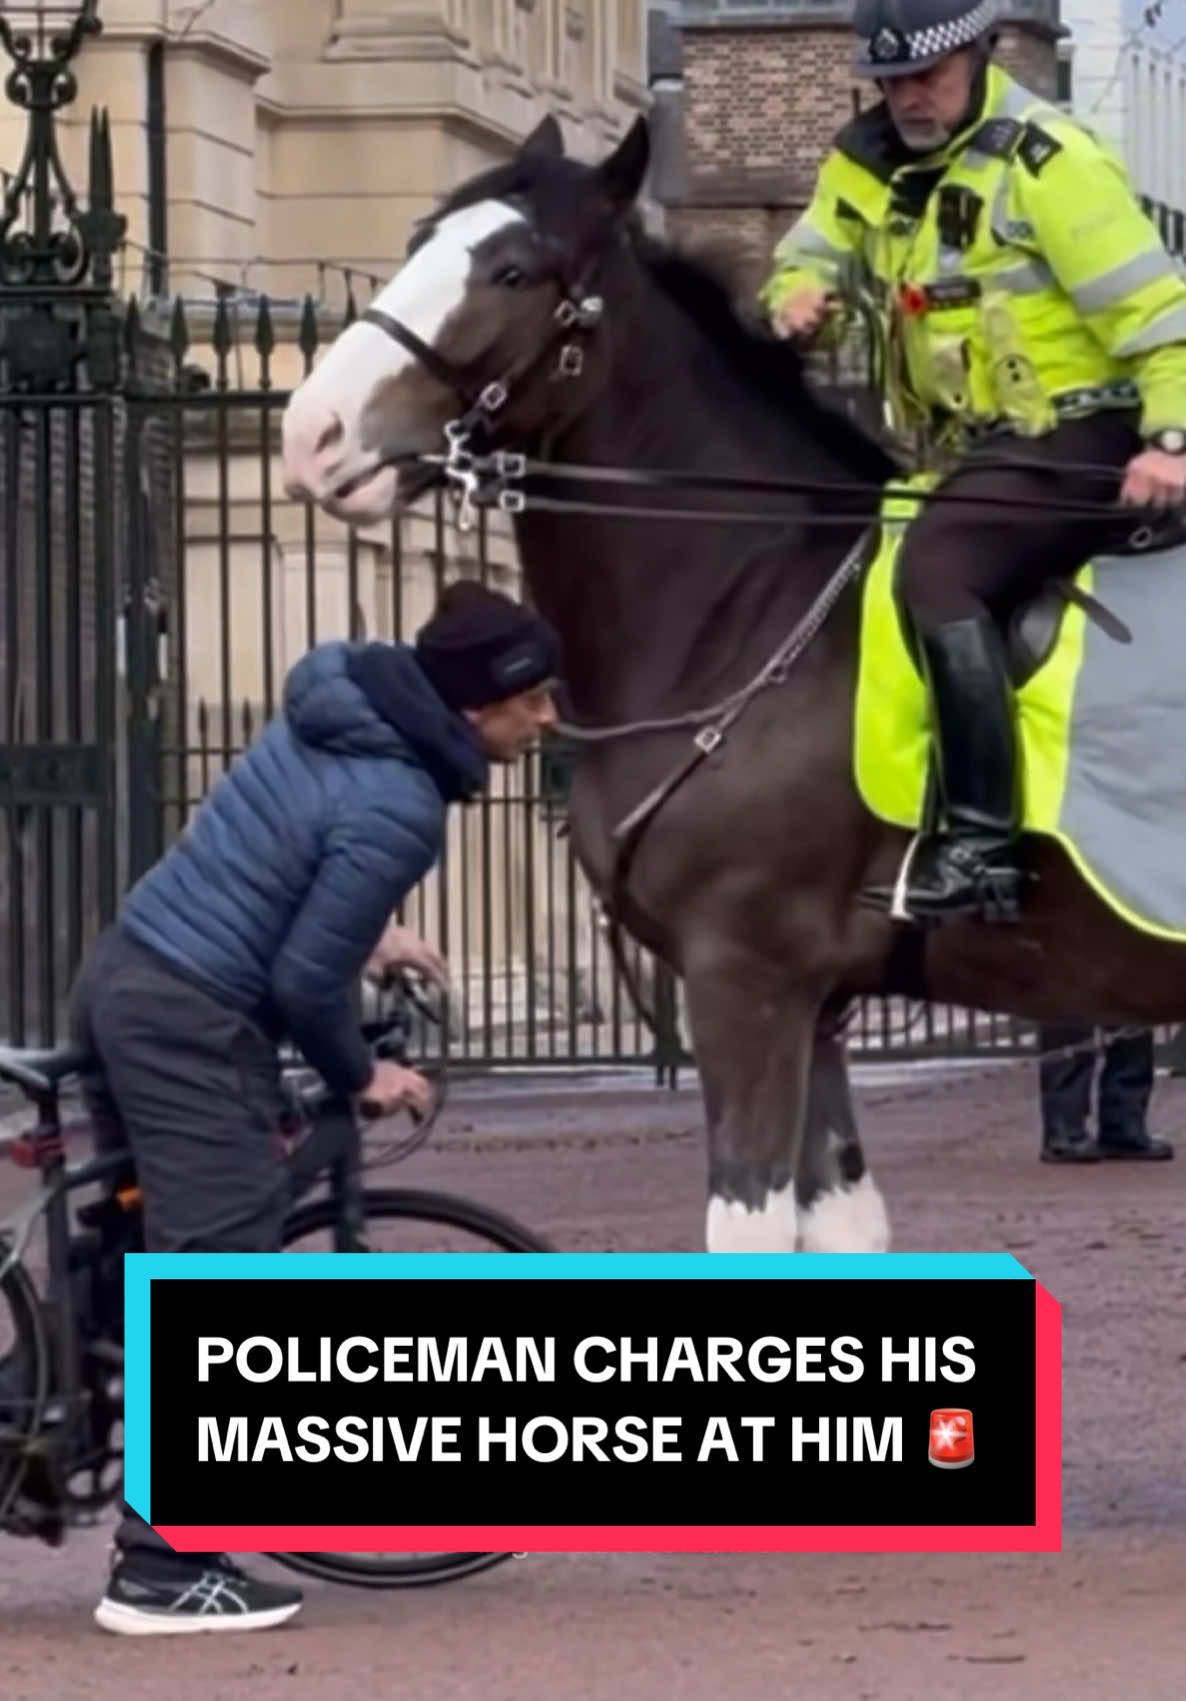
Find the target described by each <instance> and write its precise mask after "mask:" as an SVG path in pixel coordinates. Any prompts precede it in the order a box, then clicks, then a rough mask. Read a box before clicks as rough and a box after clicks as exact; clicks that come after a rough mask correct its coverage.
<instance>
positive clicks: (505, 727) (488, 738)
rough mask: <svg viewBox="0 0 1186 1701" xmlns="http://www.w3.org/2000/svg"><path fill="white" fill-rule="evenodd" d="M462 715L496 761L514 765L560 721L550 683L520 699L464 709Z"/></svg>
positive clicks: (524, 694)
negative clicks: (514, 762)
mask: <svg viewBox="0 0 1186 1701" xmlns="http://www.w3.org/2000/svg"><path fill="white" fill-rule="evenodd" d="M462 713H463V714H464V716H465V718H466V720H467V721H468V722H469V724H470V725H471V726H472V727H473V729H474V731H475V732H476V733H477V735H478V738H479V740H480V741H481V744H482V748H483V750H485V752H486V755H487V756H488V757H489V758H490V760H491V761H492V762H513V761H514V760H515V758H516V757H517V756H522V755H524V754H525V753H526V752H527V751H528V750H530V749H531V747H532V745H533V744H534V743H535V742H536V740H537V739H538V738H539V735H540V734H541V733H542V732H546V731H547V730H548V728H549V727H554V726H555V725H556V720H557V715H556V704H555V703H554V702H553V700H552V687H551V685H550V684H548V685H537V686H535V688H534V689H533V690H531V691H520V692H519V694H518V696H517V697H507V698H505V699H504V700H503V702H501V703H487V704H486V706H485V707H484V708H481V709H463V710H462Z"/></svg>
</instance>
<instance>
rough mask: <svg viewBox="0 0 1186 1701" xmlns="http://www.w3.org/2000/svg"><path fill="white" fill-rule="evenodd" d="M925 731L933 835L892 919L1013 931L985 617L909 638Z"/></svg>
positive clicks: (1009, 713) (1012, 775) (1001, 663)
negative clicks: (930, 741) (935, 824)
mask: <svg viewBox="0 0 1186 1701" xmlns="http://www.w3.org/2000/svg"><path fill="white" fill-rule="evenodd" d="M918 642H919V655H920V658H921V661H922V667H923V672H924V674H925V676H926V681H927V687H928V691H929V695H930V702H931V716H932V721H933V724H934V729H935V758H936V768H935V774H936V779H937V781H938V792H939V801H940V808H941V815H942V822H941V828H940V830H939V831H938V832H936V833H933V834H931V835H928V836H926V837H924V838H922V839H921V840H919V841H918V843H917V844H916V845H915V847H914V850H913V852H912V853H911V856H910V858H909V860H908V862H907V864H906V867H905V868H904V870H903V874H902V880H901V887H902V890H901V893H900V895H899V901H898V903H897V905H896V906H895V908H896V912H897V913H898V914H899V915H900V916H903V917H909V918H911V919H913V920H915V921H920V922H927V921H932V922H939V921H946V920H948V919H950V918H952V917H956V916H978V917H980V918H981V919H982V920H984V921H992V922H1015V921H1017V920H1018V918H1019V916H1020V914H1021V900H1022V892H1023V889H1024V886H1025V884H1026V881H1027V875H1026V873H1025V871H1024V870H1023V869H1022V867H1021V864H1020V861H1019V860H1018V859H1019V856H1020V822H1019V810H1018V761H1017V735H1016V731H1015V727H1014V713H1013V692H1012V688H1011V686H1010V683H1009V673H1008V667H1007V664H1006V660H1005V652H1004V646H1003V645H1002V643H1001V638H1000V634H999V633H998V632H997V629H996V627H995V625H994V624H993V622H992V621H991V620H989V619H988V618H980V619H972V620H952V621H948V622H946V623H945V624H944V625H941V626H937V627H933V628H931V629H930V630H928V631H925V632H920V634H919V640H918Z"/></svg>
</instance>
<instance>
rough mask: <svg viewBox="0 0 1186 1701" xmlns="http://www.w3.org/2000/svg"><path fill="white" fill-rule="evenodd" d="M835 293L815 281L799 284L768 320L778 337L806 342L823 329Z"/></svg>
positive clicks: (833, 302)
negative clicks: (818, 286)
mask: <svg viewBox="0 0 1186 1701" xmlns="http://www.w3.org/2000/svg"><path fill="white" fill-rule="evenodd" d="M835 299H836V298H835V296H833V295H830V294H829V293H828V291H827V290H826V289H819V288H817V287H816V285H815V284H803V285H801V286H800V288H799V289H797V290H796V291H795V293H794V294H793V295H788V296H787V299H786V300H785V301H784V302H783V303H782V305H781V306H780V307H777V308H775V310H774V314H773V316H772V319H771V323H772V324H773V326H774V329H775V332H776V333H777V335H778V336H780V337H786V338H788V339H790V340H792V341H794V342H799V343H807V342H810V341H811V340H812V338H813V337H817V336H818V335H819V333H820V332H821V331H822V330H823V328H824V326H825V324H826V323H827V320H828V315H829V314H830V313H831V311H832V308H833V306H834V304H835Z"/></svg>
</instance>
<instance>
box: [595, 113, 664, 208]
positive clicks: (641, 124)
mask: <svg viewBox="0 0 1186 1701" xmlns="http://www.w3.org/2000/svg"><path fill="white" fill-rule="evenodd" d="M650 163H651V132H650V129H649V127H648V125H647V121H646V119H645V118H643V117H641V116H640V117H638V118H636V119H635V120H634V123H633V124H632V125H631V126H630V128H629V130H627V132H626V134H625V135H624V136H623V137H622V140H621V141H620V142H619V143H618V145H617V147H616V148H615V149H614V151H613V153H612V154H610V156H609V158H608V159H603V160H602V162H601V164H600V165H599V166H598V167H597V172H596V176H597V182H598V184H599V186H600V188H601V192H602V194H603V195H605V197H606V199H607V200H608V201H609V202H610V204H611V206H613V207H614V209H615V211H624V210H625V208H627V207H630V206H633V204H634V202H635V201H636V200H637V199H638V194H639V191H640V190H641V188H642V185H643V179H644V178H645V177H646V174H647V167H648V166H649V165H650Z"/></svg>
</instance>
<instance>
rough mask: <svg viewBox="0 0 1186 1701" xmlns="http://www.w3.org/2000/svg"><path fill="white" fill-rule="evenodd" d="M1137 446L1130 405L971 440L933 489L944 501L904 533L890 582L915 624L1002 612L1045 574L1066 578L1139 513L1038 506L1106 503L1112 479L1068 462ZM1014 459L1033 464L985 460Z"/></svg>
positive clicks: (1126, 454) (1106, 460)
mask: <svg viewBox="0 0 1186 1701" xmlns="http://www.w3.org/2000/svg"><path fill="white" fill-rule="evenodd" d="M1141 446H1142V445H1141V438H1140V435H1139V432H1138V430H1137V417H1136V415H1135V414H1134V413H1132V412H1129V411H1124V412H1112V413H1100V414H1094V415H1092V417H1091V418H1089V419H1076V420H1068V421H1066V422H1065V423H1063V424H1062V425H1060V426H1058V427H1057V429H1056V430H1054V431H1053V432H1051V433H1049V435H1047V436H1045V437H1037V438H1034V437H1018V436H1014V435H1012V434H1009V435H1004V434H1002V435H1001V436H996V437H991V438H986V439H984V440H982V441H981V442H980V443H978V444H977V445H975V446H974V447H973V448H972V449H971V450H970V451H969V452H968V455H967V457H966V458H965V460H964V462H963V463H962V464H961V466H960V467H959V468H958V469H957V470H956V471H955V472H954V473H953V474H952V475H951V477H950V478H948V479H947V481H946V482H945V483H944V484H943V485H942V486H941V487H940V488H941V490H942V492H943V497H944V499H943V500H941V501H937V502H932V503H931V504H930V505H929V506H928V507H927V508H925V509H924V510H923V512H922V513H921V514H920V515H919V516H918V518H917V519H916V520H915V521H914V522H913V523H912V524H911V526H910V527H909V529H908V531H907V533H906V538H905V541H904V543H903V546H902V557H901V561H900V563H899V567H898V590H899V594H900V597H901V600H902V603H903V605H904V607H905V608H906V610H907V612H908V613H909V614H910V615H911V616H912V617H913V619H914V621H915V623H916V624H917V625H919V626H921V627H922V628H923V629H924V630H933V629H934V628H935V627H936V626H941V625H943V624H945V623H946V622H948V621H952V620H966V619H971V618H974V617H976V616H978V615H984V614H991V615H993V616H995V617H996V618H997V619H998V620H1001V619H1007V618H1008V616H1009V615H1010V614H1011V613H1012V612H1013V610H1014V609H1015V608H1016V607H1017V606H1018V604H1020V603H1022V602H1024V601H1026V600H1027V599H1028V598H1030V597H1032V596H1035V595H1037V594H1038V592H1040V591H1041V589H1042V587H1043V585H1045V584H1046V583H1047V582H1048V581H1049V580H1051V579H1059V578H1067V577H1069V576H1070V575H1071V574H1073V573H1075V572H1077V571H1078V569H1079V568H1080V567H1081V566H1083V564H1084V562H1086V561H1088V560H1090V559H1091V557H1092V556H1093V555H1096V554H1099V553H1101V552H1105V551H1106V550H1107V549H1108V548H1110V547H1115V545H1116V542H1117V541H1118V540H1119V539H1120V538H1122V537H1123V536H1125V535H1127V534H1128V533H1130V532H1132V531H1134V530H1135V529H1136V528H1137V526H1138V525H1139V524H1140V516H1137V515H1129V516H1127V517H1126V516H1125V515H1124V514H1123V512H1121V513H1120V514H1119V515H1118V517H1117V519H1116V521H1114V522H1113V521H1110V520H1109V519H1108V518H1106V517H1103V516H1101V517H1100V518H1098V519H1076V518H1072V517H1070V516H1068V515H1066V514H1060V513H1058V512H1057V511H1047V512H1043V511H1042V506H1041V505H1042V504H1050V503H1090V504H1093V505H1099V504H1107V503H1114V502H1115V500H1116V498H1117V496H1118V494H1119V489H1120V481H1119V480H1118V479H1116V478H1108V477H1101V476H1098V475H1095V476H1093V475H1091V474H1089V473H1084V472H1081V471H1075V470H1073V469H1074V466H1075V465H1076V464H1079V465H1084V464H1087V465H1099V466H1103V467H1110V468H1115V469H1117V470H1120V469H1122V468H1124V467H1126V466H1127V464H1128V462H1129V461H1130V460H1132V458H1133V456H1134V455H1136V454H1138V453H1139V452H1140V449H1141ZM1014 457H1016V458H1017V459H1019V460H1025V461H1028V462H1033V463H1035V467H1034V469H1033V470H1030V469H1028V468H1027V469H1022V468H1018V467H1010V466H1001V465H999V464H998V465H994V464H993V463H994V462H996V463H1000V462H1002V461H1005V462H1007V461H1009V460H1011V459H1013V458H1014ZM958 496H976V497H983V496H991V497H993V498H994V499H995V502H996V503H999V504H1000V506H997V505H995V504H994V506H992V507H987V506H986V507H978V506H976V505H974V504H966V503H962V502H959V501H952V500H947V498H949V497H958ZM1025 503H1029V504H1031V506H1029V507H1025V506H1021V504H1025ZM1015 505H1016V506H1015Z"/></svg>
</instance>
